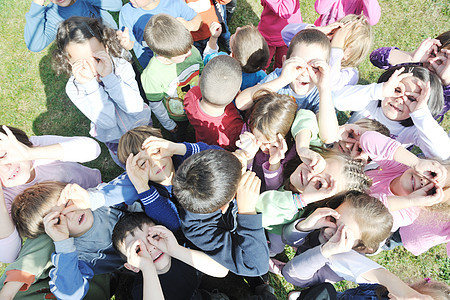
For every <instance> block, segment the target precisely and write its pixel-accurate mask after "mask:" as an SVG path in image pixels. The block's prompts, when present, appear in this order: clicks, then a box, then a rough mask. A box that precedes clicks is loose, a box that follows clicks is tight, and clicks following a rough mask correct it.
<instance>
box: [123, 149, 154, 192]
mask: <svg viewBox="0 0 450 300" xmlns="http://www.w3.org/2000/svg"><path fill="white" fill-rule="evenodd" d="M143 154H144V152H139V153H138V154H136V155H133V153H130V155H129V156H128V158H127V162H126V165H125V167H126V170H127V174H128V177H129V178H130V180H131V183H133V185H134V188H135V189H136V191H137V192H138V193H143V192H145V191H147V190H148V189H149V188H150V187H149V185H148V181H149V180H150V177H149V175H148V174H149V170H150V163H149V161H148V160H147V159H145V158H144V156H145V155H143Z"/></svg>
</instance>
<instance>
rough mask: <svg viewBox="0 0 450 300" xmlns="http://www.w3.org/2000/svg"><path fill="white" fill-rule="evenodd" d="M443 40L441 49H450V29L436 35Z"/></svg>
mask: <svg viewBox="0 0 450 300" xmlns="http://www.w3.org/2000/svg"><path fill="white" fill-rule="evenodd" d="M436 39H438V40H439V41H440V42H441V46H440V47H439V50H441V49H449V50H450V30H449V31H446V32H444V33H441V34H440V35H438V36H437V37H436Z"/></svg>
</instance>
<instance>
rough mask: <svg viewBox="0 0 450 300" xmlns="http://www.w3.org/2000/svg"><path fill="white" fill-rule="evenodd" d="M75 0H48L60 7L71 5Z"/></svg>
mask: <svg viewBox="0 0 450 300" xmlns="http://www.w3.org/2000/svg"><path fill="white" fill-rule="evenodd" d="M75 1H76V0H50V2H52V3H54V4H56V5H58V6H61V7H67V6H71V5H72V4H74V3H75Z"/></svg>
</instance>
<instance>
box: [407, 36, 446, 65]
mask: <svg viewBox="0 0 450 300" xmlns="http://www.w3.org/2000/svg"><path fill="white" fill-rule="evenodd" d="M439 46H441V42H440V41H439V40H437V39H432V38H426V39H425V40H423V41H422V43H420V45H419V47H417V49H416V50H415V51H414V52H413V53H412V55H411V60H412V61H413V62H422V63H424V62H427V61H428V59H429V58H430V57H432V56H433V55H437V53H438V47H439Z"/></svg>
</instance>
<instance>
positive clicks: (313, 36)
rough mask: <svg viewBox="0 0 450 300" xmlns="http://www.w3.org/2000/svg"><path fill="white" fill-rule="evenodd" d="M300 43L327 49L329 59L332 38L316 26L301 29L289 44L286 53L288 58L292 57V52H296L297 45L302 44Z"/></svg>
mask: <svg viewBox="0 0 450 300" xmlns="http://www.w3.org/2000/svg"><path fill="white" fill-rule="evenodd" d="M300 44H306V45H307V46H309V45H317V46H319V47H320V48H322V49H323V50H325V51H326V52H327V53H328V54H327V61H328V60H329V58H330V51H331V43H330V40H329V39H328V38H327V36H326V35H325V33H323V32H322V31H320V30H317V29H314V28H307V29H303V30H301V31H299V32H298V33H297V34H296V35H295V36H294V37H293V38H292V41H291V43H290V45H289V49H288V51H287V53H286V58H287V59H288V58H290V57H291V55H292V52H294V49H295V47H298V46H300Z"/></svg>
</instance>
